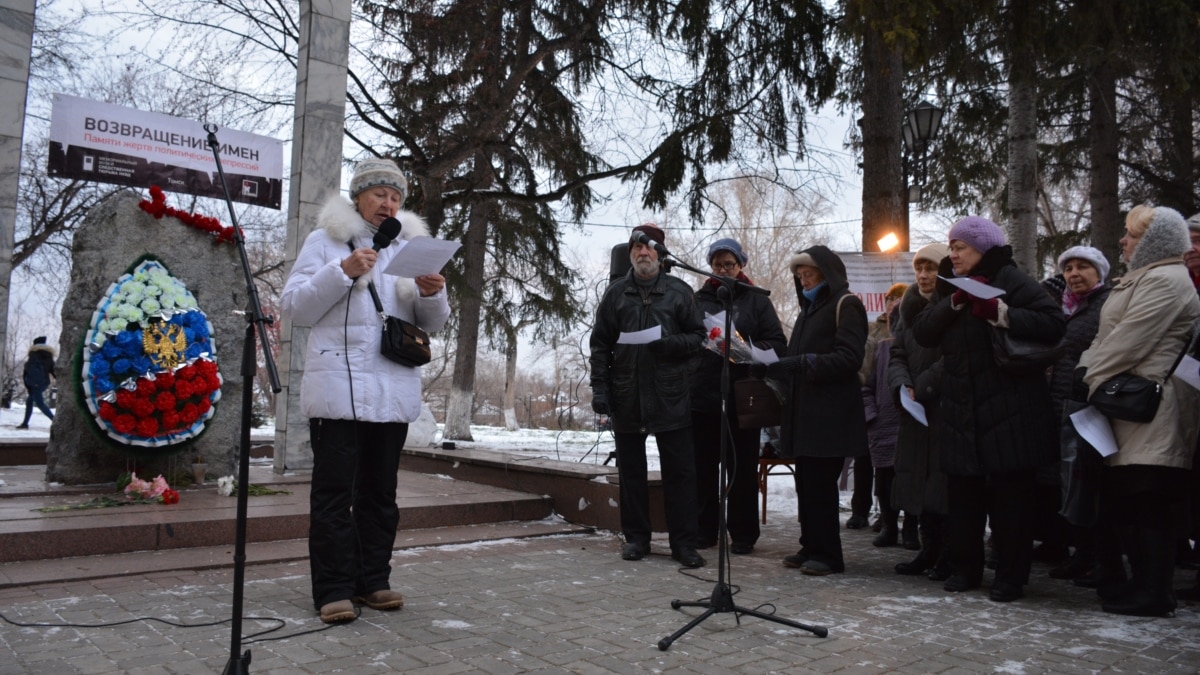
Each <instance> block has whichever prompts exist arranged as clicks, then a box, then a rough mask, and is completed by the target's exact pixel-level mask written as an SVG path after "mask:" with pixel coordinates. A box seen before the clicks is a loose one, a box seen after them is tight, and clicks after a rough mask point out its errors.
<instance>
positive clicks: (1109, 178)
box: [1088, 2, 1125, 265]
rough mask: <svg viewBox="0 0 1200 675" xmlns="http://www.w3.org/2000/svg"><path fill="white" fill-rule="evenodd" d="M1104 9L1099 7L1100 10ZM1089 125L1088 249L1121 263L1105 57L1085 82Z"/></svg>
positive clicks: (1114, 135) (1116, 142) (1115, 134)
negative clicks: (1089, 239) (1090, 223)
mask: <svg viewBox="0 0 1200 675" xmlns="http://www.w3.org/2000/svg"><path fill="white" fill-rule="evenodd" d="M1105 5H1108V3H1107V2H1105V3H1103V4H1102V5H1101V7H1104V6H1105ZM1088 103H1089V107H1090V108H1091V111H1090V118H1089V120H1088V125H1089V141H1090V143H1089V145H1090V148H1089V151H1088V152H1089V155H1090V159H1091V176H1090V177H1089V183H1090V185H1089V188H1088V192H1089V194H1088V201H1089V205H1090V210H1091V217H1092V246H1094V247H1096V248H1098V249H1100V252H1101V253H1103V254H1104V257H1106V258H1108V260H1109V261H1110V262H1111V263H1113V264H1114V265H1115V264H1116V262H1117V261H1119V260H1120V259H1121V245H1120V243H1119V240H1120V239H1121V235H1122V234H1124V229H1125V228H1124V224H1123V222H1122V218H1121V205H1120V201H1119V197H1118V190H1119V189H1120V185H1119V176H1120V172H1119V169H1120V167H1119V165H1118V154H1119V152H1120V142H1121V134H1120V131H1119V130H1118V129H1117V118H1116V110H1117V77H1116V71H1115V70H1114V68H1113V65H1112V62H1111V61H1109V59H1108V58H1107V57H1102V59H1101V61H1100V62H1099V63H1098V64H1096V65H1095V66H1094V67H1093V68H1092V69H1091V77H1089V78H1088Z"/></svg>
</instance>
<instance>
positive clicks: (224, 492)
mask: <svg viewBox="0 0 1200 675" xmlns="http://www.w3.org/2000/svg"><path fill="white" fill-rule="evenodd" d="M236 485H237V479H235V478H234V477H233V476H221V477H220V478H218V479H217V494H219V495H221V496H222V497H228V496H229V495H231V494H233V488H234V487H236Z"/></svg>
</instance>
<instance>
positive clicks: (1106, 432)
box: [1071, 405, 1118, 457]
mask: <svg viewBox="0 0 1200 675" xmlns="http://www.w3.org/2000/svg"><path fill="white" fill-rule="evenodd" d="M1071 424H1074V425H1075V431H1078V432H1079V435H1080V436H1082V437H1083V440H1085V441H1087V442H1088V443H1091V444H1092V447H1093V448H1095V449H1096V452H1098V453H1100V455H1101V456H1103V457H1108V456H1109V455H1115V454H1117V450H1118V448H1117V439H1116V437H1115V436H1113V432H1112V424H1111V423H1110V422H1109V421H1108V418H1107V417H1105V416H1104V414H1103V413H1101V412H1100V411H1099V410H1096V409H1095V408H1094V407H1092V406H1090V405H1089V406H1088V407H1086V408H1084V409H1083V410H1077V411H1075V412H1073V413H1071Z"/></svg>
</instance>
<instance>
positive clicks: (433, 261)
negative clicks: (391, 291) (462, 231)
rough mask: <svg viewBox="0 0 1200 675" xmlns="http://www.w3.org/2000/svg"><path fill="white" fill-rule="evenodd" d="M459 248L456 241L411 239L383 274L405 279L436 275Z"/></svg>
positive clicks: (459, 245) (431, 238)
mask: <svg viewBox="0 0 1200 675" xmlns="http://www.w3.org/2000/svg"><path fill="white" fill-rule="evenodd" d="M461 247H462V244H460V243H458V242H457V241H446V240H445V239H435V238H433V237H413V238H412V239H409V240H408V241H406V242H404V248H401V249H400V252H399V253H397V254H396V256H395V257H394V258H392V260H391V262H389V263H388V266H387V267H386V268H385V269H384V270H383V273H384V274H391V275H393V276H397V277H404V278H406V279H415V278H417V277H421V276H425V275H426V274H438V273H440V272H441V271H442V268H443V267H445V266H446V263H448V262H450V256H452V255H454V253H455V252H456V251H458V249H459V248H461Z"/></svg>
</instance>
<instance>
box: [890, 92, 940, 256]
mask: <svg viewBox="0 0 1200 675" xmlns="http://www.w3.org/2000/svg"><path fill="white" fill-rule="evenodd" d="M942 113H943V110H942V109H941V108H939V107H937V106H935V105H933V104H932V103H930V102H929V101H921V102H920V103H918V104H917V105H916V107H914V108H913V109H912V110H910V111H908V113H907V114H905V116H904V122H903V123H901V125H900V138H901V140H902V141H903V142H904V151H905V152H904V158H903V160H902V161H901V166H902V173H903V175H904V245H905V248H906V249H907V248H908V205H909V204H913V203H920V201H921V198H922V197H923V196H924V193H923V190H924V187H925V181H926V179H927V178H928V165H927V158H928V154H929V144H930V143H932V142H933V139H934V138H936V137H937V133H938V130H939V129H941V127H942ZM910 179H911V180H910Z"/></svg>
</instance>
